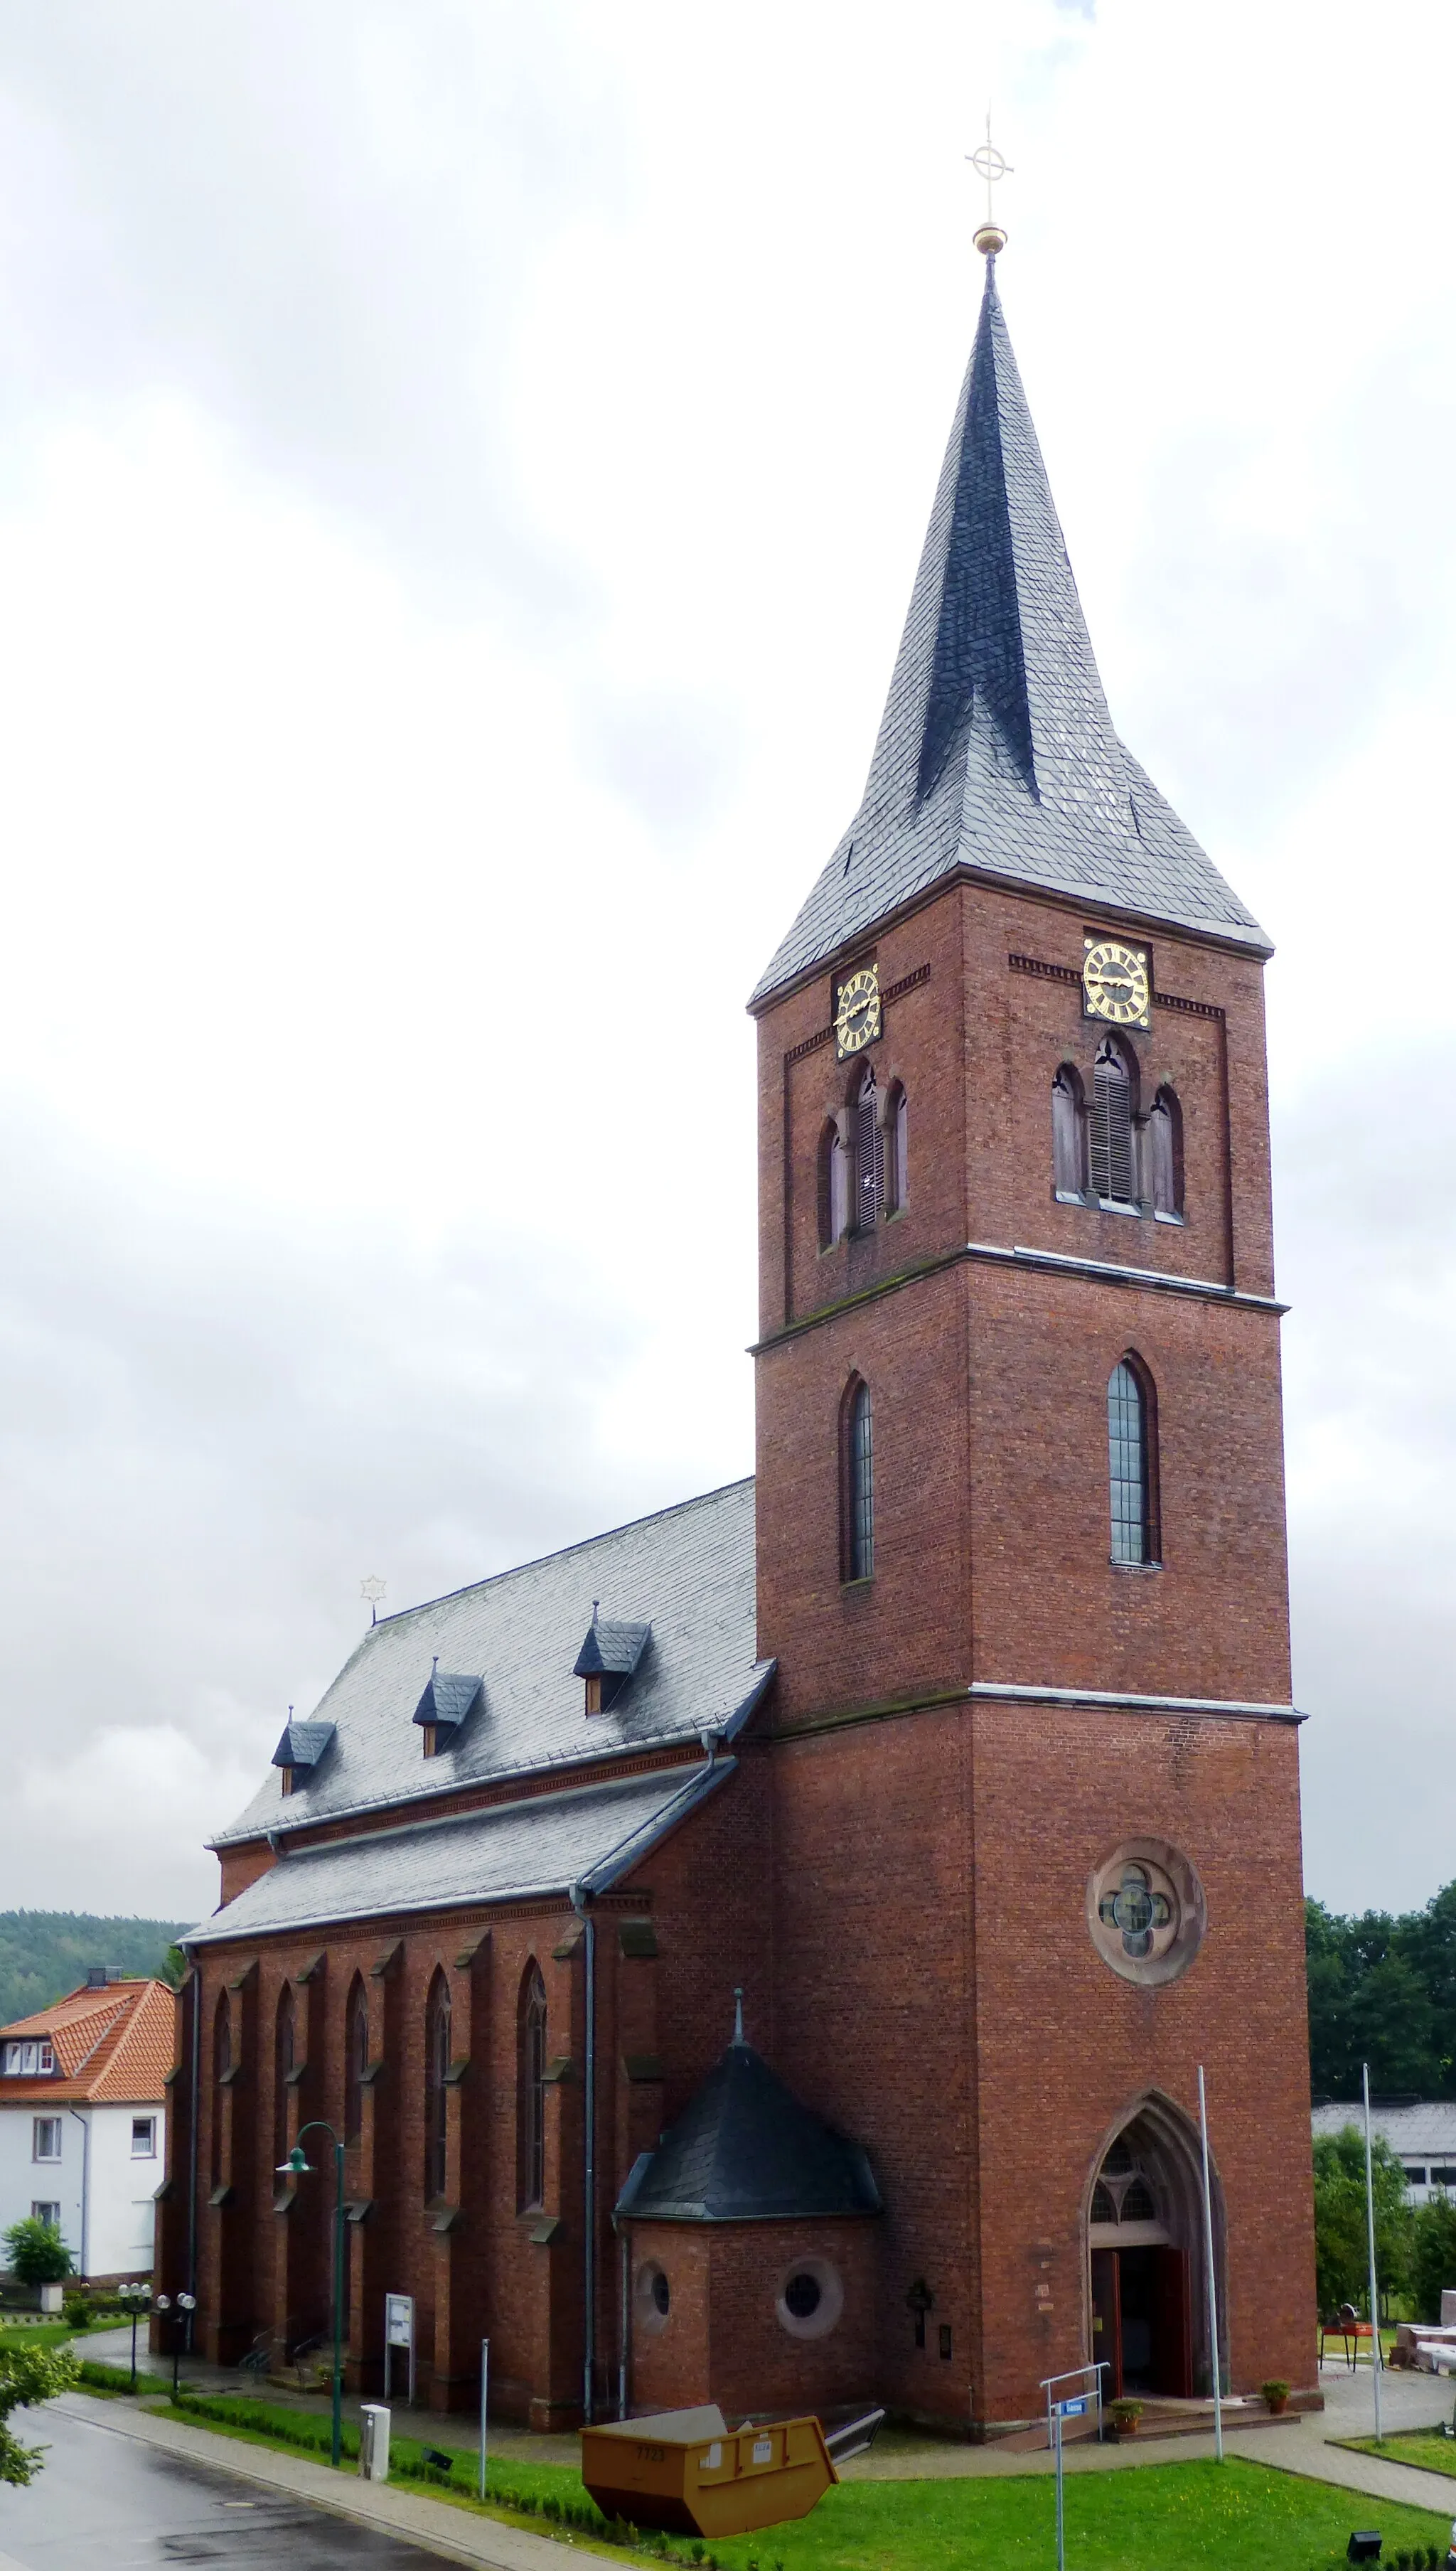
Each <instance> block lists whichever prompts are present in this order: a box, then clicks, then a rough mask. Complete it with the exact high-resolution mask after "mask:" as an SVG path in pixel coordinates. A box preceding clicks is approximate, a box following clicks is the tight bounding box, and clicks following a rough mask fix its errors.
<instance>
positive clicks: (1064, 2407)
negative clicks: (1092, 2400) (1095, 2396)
mask: <svg viewBox="0 0 1456 2571" xmlns="http://www.w3.org/2000/svg"><path fill="white" fill-rule="evenodd" d="M1057 2412H1058V2415H1059V2417H1061V2418H1063V2419H1082V2418H1085V2417H1086V2415H1087V2395H1086V2393H1085V2392H1084V2393H1083V2394H1082V2396H1081V2398H1080V2399H1079V2400H1077V2401H1059V2402H1058V2403H1057Z"/></svg>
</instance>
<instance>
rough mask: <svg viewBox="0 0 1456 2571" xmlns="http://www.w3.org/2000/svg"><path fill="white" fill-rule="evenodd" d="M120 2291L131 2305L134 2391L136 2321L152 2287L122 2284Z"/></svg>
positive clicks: (135, 2376) (124, 2299)
mask: <svg viewBox="0 0 1456 2571" xmlns="http://www.w3.org/2000/svg"><path fill="white" fill-rule="evenodd" d="M120 2292H121V2299H122V2302H123V2303H124V2304H130V2305H131V2307H132V2390H133V2391H134V2392H135V2391H136V2389H137V2323H138V2321H139V2320H140V2319H141V2317H142V2314H143V2311H144V2309H145V2307H146V2306H147V2305H149V2304H150V2303H151V2301H152V2289H151V2287H150V2286H144V2285H134V2286H123V2287H122V2288H121V2290H120Z"/></svg>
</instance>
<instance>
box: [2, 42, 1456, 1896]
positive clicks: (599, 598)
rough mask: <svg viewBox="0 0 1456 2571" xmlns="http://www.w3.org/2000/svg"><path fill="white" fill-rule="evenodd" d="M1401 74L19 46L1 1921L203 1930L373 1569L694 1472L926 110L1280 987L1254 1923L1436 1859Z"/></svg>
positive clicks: (731, 1323)
mask: <svg viewBox="0 0 1456 2571" xmlns="http://www.w3.org/2000/svg"><path fill="white" fill-rule="evenodd" d="M1452 49H1453V39H1452V34H1451V18H1450V11H1449V8H1446V7H1444V6H1441V5H1438V0H1395V5H1393V6H1390V7H1387V8H1386V9H1384V10H1383V11H1381V12H1378V13H1374V12H1370V11H1369V10H1368V9H1366V8H1364V7H1361V8H1358V9H1357V8H1355V7H1354V6H1351V5H1348V0H1345V4H1344V5H1341V4H1340V0H1336V5H1334V6H1331V5H1329V0H1320V5H1317V6H1316V5H1314V0H1308V5H1296V0H1223V5H1222V6H1221V7H1220V8H1219V9H1217V10H1216V11H1213V10H1207V11H1193V10H1186V9H1170V8H1169V6H1168V5H1167V0H1096V6H1093V5H1091V0H1084V5H1082V6H1080V7H1076V6H1058V5H1054V0H998V5H997V6H996V7H995V8H994V9H991V8H988V7H986V6H984V5H970V6H967V5H965V0H960V5H954V6H953V5H949V0H899V5H898V6H897V7H896V8H894V9H893V10H891V9H889V8H887V7H884V6H882V5H881V6H877V7H866V6H863V5H855V0H834V5H832V6H831V5H829V0H772V5H768V0H738V6H737V7H735V8H734V9H733V10H732V11H730V12H724V11H717V12H710V11H708V10H706V9H693V8H687V9H685V8H684V7H683V6H682V0H615V5H614V6H613V7H612V8H611V9H610V10H603V9H601V8H600V7H592V6H588V5H586V0H581V5H573V0H534V5H533V6H532V7H531V8H529V9H524V10H523V9H521V8H520V7H519V6H515V5H506V4H505V0H502V4H501V5H496V0H458V4H457V5H452V0H208V4H207V5H206V6H204V7H199V6H198V5H196V0H125V5H124V6H118V5H116V0H9V6H8V7H7V8H6V9H5V10H4V12H3V13H0V370H3V372H0V703H3V707H4V721H3V729H0V846H3V851H4V864H3V877H0V882H3V904H4V907H3V913H0V923H3V934H0V1592H3V1598H0V1608H3V1612H0V1759H3V1774H4V1776H5V1779H6V1784H7V1793H6V1810H5V1820H6V1826H5V1829H4V1833H3V1849H4V1852H3V1859H0V1866H3V1871H0V1907H4V1906H9V1905H10V1904H12V1903H15V1902H18V1901H23V1902H28V1903H35V1904H44V1905H47V1906H52V1905H74V1906H77V1907H85V1908H95V1909H107V1910H110V1909H118V1910H131V1909H136V1910H140V1911H144V1912H148V1913H157V1912H166V1913H175V1914H177V1915H178V1916H182V1915H184V1914H193V1915H195V1914H197V1913H200V1912H201V1911H203V1910H205V1909H207V1908H210V1907H211V1906H212V1903H213V1901H214V1899H215V1898H216V1892H215V1885H216V1873H215V1865H214V1860H212V1859H211V1858H210V1857H208V1856H207V1855H206V1854H205V1853H204V1852H203V1847H202V1842H203V1840H204V1838H205V1836H206V1835H207V1833H208V1832H209V1831H210V1830H211V1829H212V1828H215V1827H217V1826H218V1825H219V1824H221V1823H222V1822H224V1821H226V1820H227V1819H228V1818H230V1817H231V1815H232V1813H233V1812H234V1811H235V1810H236V1808H237V1807H238V1806H239V1805H240V1804H241V1803H242V1802H243V1800H244V1798H245V1797H246V1795H247V1794H248V1793H249V1792H250V1791H251V1788H252V1786H253V1784H254V1782H255V1779H256V1777H257V1774H258V1772H259V1770H260V1768H261V1766H262V1765H263V1764H264V1763H265V1762H266V1760H267V1758H268V1755H269V1753H270V1751H271V1749H272V1746H273V1742H274V1740H275V1739H276V1736H277V1732H278V1728H279V1725H280V1723H281V1721H282V1720H283V1718H284V1715H285V1713H286V1709H287V1706H288V1704H289V1703H293V1704H296V1705H297V1706H298V1707H299V1708H300V1709H305V1708H307V1707H308V1706H309V1705H310V1704H311V1703H312V1702H313V1700H314V1699H315V1697H316V1696H317V1694H318V1693H319V1691H320V1690H321V1688H322V1687H323V1686H324V1685H325V1684H326V1682H327V1681H328V1679H329V1678H330V1676H331V1675H332V1673H333V1671H334V1669H335V1668H336V1666H337V1665H338V1663H339V1662H340V1660H341V1659H342V1658H343V1657H344V1655H345V1654H346V1653H347V1651H348V1650H349V1649H350V1647H351V1645H352V1643H353V1641H354V1639H355V1637H356V1635H357V1633H358V1630H359V1627H360V1624H361V1621H362V1620H363V1618H364V1617H365V1616H366V1614H367V1610H366V1609H365V1608H363V1607H362V1606H361V1603H360V1599H359V1582H360V1579H361V1577H362V1576H363V1575H364V1574H366V1573H377V1574H378V1575H379V1576H380V1577H382V1578H384V1579H385V1580H387V1582H388V1584H389V1585H388V1597H387V1601H386V1604H387V1605H388V1606H390V1607H395V1606H402V1605H406V1604H408V1603H410V1602H412V1601H413V1600H415V1599H417V1598H420V1597H424V1596H428V1595H430V1594H432V1593H434V1592H436V1591H439V1590H442V1589H447V1588H450V1587H453V1586H456V1585H458V1584H460V1583H461V1582H464V1581H467V1580H470V1579H473V1578H476V1577H478V1576H480V1575H481V1574H483V1573H485V1572H487V1571H490V1570H494V1569H498V1568H501V1567H502V1566H504V1565H506V1564H508V1563H510V1562H512V1561H514V1560H517V1559H520V1558H521V1557H523V1556H526V1555H530V1554H532V1553H537V1552H541V1551H543V1550H546V1549H548V1548H550V1547H552V1546H554V1545H557V1544H560V1543H564V1542H567V1541H570V1540H571V1539H572V1538H574V1537H577V1536H581V1535H585V1534H588V1533H591V1532H592V1531H594V1530H595V1529H597V1528H599V1527H601V1526H604V1525H610V1524H613V1523H615V1522H617V1521H620V1520H621V1519H624V1518H627V1517H630V1516H633V1515H635V1514H637V1513H639V1512H640V1511H642V1510H644V1509H647V1508H651V1507H654V1506H656V1505H659V1504H661V1503H664V1502H667V1501H670V1500H673V1499H677V1498H680V1497H682V1496H684V1495H685V1494H687V1493H689V1492H691V1491H694V1490H697V1489H702V1488H705V1487H707V1486H710V1485H711V1484H713V1483H715V1482H718V1481H723V1480H726V1479H728V1478H729V1477H731V1476H733V1475H736V1474H738V1473H740V1472H742V1471H744V1470H746V1469H747V1468H748V1466H749V1463H750V1461H751V1441H750V1425H751V1420H750V1402H751V1387H750V1382H749V1366H748V1362H747V1360H746V1358H745V1357H744V1356H743V1355H742V1353H741V1351H742V1349H743V1347H744V1345H745V1342H746V1341H747V1340H748V1339H749V1338H750V1337H751V1336H752V1332H753V1323H754V1309H753V1291H754V1286H753V1273H754V1272H753V1221H754V1211H753V1169H752V1101H751V1042H750V1028H749V1024H748V1021H747V1020H746V1018H745V1017H744V1015H743V1011H742V1003H743V999H744V996H745V994H746V992H747V991H748V989H749V987H750V985H751V983H752V982H753V980H754V978H755V976H756V974H757V972H758V971H759V969H760V968H761V966H762V964H763V963H764V961H765V960H766V958H767V956H768V954H769V952H770V951H771V950H772V948H773V946H774V945H775V943H776V941H777V939H778V937H779V936H780V934H781V933H782V930H783V928H784V927H785V925H786V923H787V921H788V919H789V918H790V917H791V915H792V913H793V911H794V909H795V908H796V906H797V904H798V902H799V900H800V898H801V897H802V894H803V892H804V890H805V889H806V887H807V885H808V883H809V881H810V880H811V878H812V877H813V875H814V874H815V873H816V872H817V870H818V868H819V866H820V864H821V863H822V861H823V858H824V856H825V854H826V853H827V851H828V849H829V848H830V847H831V846H832V844H833V842H834V840H835V838H836V837H837V836H838V834H839V832H840V830H841V829H842V827H843V825H844V823H845V821H846V820H847V818H848V816H849V814H850V812H851V811H852V809H853V807H854V804H855V802H856V801H857V798H858V793H859V788H860V785H861V782H862V778H863V772H864V770H865V767H866V765H867V761H868V756H869V751H870V747H871V743H872V739H873V734H874V730H875V726H876V723H877V720H878V715H879V709H880V704H881V700H882V697H883V691H884V686H885V682H886V678H887V675H888V670H889V664H890V660H891V657H892V654H893V650H894V646H895V642H896V640H897V637H898V632H899V627H900V622H901V619H902V616H903V613H904V608H905V603H906V599H907V596H908V592H909V585H910V580H911V577H912V573H913V569H914V564H915V559H916V555H917V552H918V548H919V544H920V540H921V536H922V534H923V530H924V524H925V519H926V516H927V514H928V510H929V505H930V499H931V494H932V491H933V487H934V480H935V474H936V470H937V467H938V464H939V459H940V454H941V450H942V447H943V444H944V440H945V435H946V431H947V427H948V423H949V418H950V413H951V408H952V405H953V402H954V398H955V392H956V388H957V384H958V381H959V378H960V374H961V370H962V368H963V366H964V362H965V357H966V351H967V347H968V344H969V339H970V334H971V330H972V327H973V321H974V311H975V303H976V298H977V296H978V293H979V290H980V283H981V262H980V260H979V258H977V257H975V255H974V253H973V251H972V249H971V241H970V236H971V233H972V230H973V229H974V224H975V221H976V219H977V216H978V213H979V211H980V200H979V198H978V196H977V193H976V189H975V183H974V181H973V180H972V178H971V175H970V173H969V172H968V171H967V169H966V166H965V158H964V156H965V154H966V153H967V152H969V151H970V150H971V149H972V148H973V147H974V145H975V143H976V141H977V140H978V138H979V134H980V131H981V128H982V124H983V119H984V113H985V107H986V103H987V100H988V99H991V100H993V101H994V103H995V108H996V119H997V128H998V135H999V139H1000V140H1001V141H1002V143H1003V145H1004V148H1005V150H1006V152H1007V155H1008V157H1009V158H1010V160H1011V161H1012V163H1013V164H1014V166H1015V175H1014V178H1013V179H1012V180H1011V181H1009V182H1008V183H1007V186H1006V189H1005V193H1004V217H1005V220H1006V222H1007V225H1008V228H1009V230H1010V233H1011V247H1010V249H1009V250H1008V252H1007V255H1006V257H1005V258H1004V259H1003V260H1002V261H1001V281H1002V286H1003V292H1004V299H1005V302H1006V306H1007V311H1008V317H1009V320H1010V324H1011V329H1012V333H1013V336H1014V339H1015V342H1016V345H1017V349H1018V354H1019V357H1020V360H1021V365H1022V371H1023V374H1024V376H1025V379H1026V383H1027V387H1028V391H1029V394H1030V398H1031V402H1032V407H1033V411H1034V413H1035V416H1036V418H1037V421H1038V425H1039V428H1040V431H1041V436H1042V443H1043V446H1044V449H1045V451H1046V455H1047V460H1048V464H1049V468H1050V472H1051V476H1052V482H1053V487H1054V490H1055V492H1056V495H1057V499H1058V502H1059V505H1060V508H1061V512H1062V517H1063V522H1064V525H1065V528H1066V532H1067V537H1068V543H1069V547H1070V550H1071V554H1072V559H1073V563H1074V566H1075V568H1076V571H1077V574H1078V578H1079V582H1080V584H1081V588H1082V592H1083V596H1084V600H1085V602H1086V605H1087V609H1088V614H1089V619H1090V622H1091V626H1092V632H1093V637H1094V641H1095V644H1096V647H1097V650H1098V654H1099V657H1100V661H1101V665H1102V671H1103V676H1104V679H1105V682H1106V685H1107V690H1108V694H1109V697H1110V699H1111V701H1112V705H1113V709H1114V713H1115V716H1116V718H1117V720H1118V722H1119V725H1120V728H1121V729H1122V731H1123V733H1124V734H1125V736H1126V738H1127V739H1128V740H1129V741H1130V743H1131V744H1132V746H1133V747H1134V749H1135V750H1136V751H1137V753H1138V754H1139V756H1140V757H1141V758H1142V759H1143V760H1144V762H1145V763H1146V765H1147V766H1148V767H1149V768H1150V769H1151V770H1152V771H1153V773H1154V775H1155V776H1156V777H1157V779H1158V781H1159V783H1160V784H1161V785H1162V786H1163V788H1164V790H1165V791H1166V792H1167V793H1168V794H1169V795H1170V796H1171V797H1172V799H1173V800H1174V801H1175V803H1176V804H1177V805H1178V807H1179V808H1180V810H1181V811H1182V812H1183V813H1184V814H1185V816H1186V817H1187V819H1188V820H1189V822H1190V823H1191V824H1192V826H1193V827H1194V829H1195V830H1196V831H1197V832H1198V833H1199V835H1200V836H1201V837H1202V838H1203V840H1204V841H1205V843H1206V844H1207V845H1208V846H1209V848H1210V849H1211V851H1212V852H1213V855H1214V857H1215V858H1216V860H1217V862H1218V863H1219V865H1220V866H1221V867H1222V868H1223V870H1224V871H1225V873H1226V874H1227V875H1228V876H1229V877H1230V879H1231V881H1232V882H1233V883H1234V885H1235V886H1236V887H1237V889H1238V891H1239V892H1240V893H1241V894H1242V895H1243V896H1244V898H1245V899H1246V900H1247V901H1248V902H1249V903H1250V904H1251V906H1252V908H1253V909H1254V910H1255V912H1256V913H1257V914H1258V916H1259V917H1260V918H1261V919H1262V920H1263V921H1264V922H1265V923H1266V925H1267V926H1268V928H1269V930H1270V932H1271V934H1272V935H1273V937H1274V938H1275V939H1276V941H1277V944H1278V950H1279V951H1278V955H1277V957H1276V959H1275V961H1274V963H1273V965H1272V966H1271V968H1270V971H1269V1004H1270V1033H1271V1046H1272V1071H1273V1097H1274V1118H1275V1146H1276V1178H1277V1213H1278V1248H1279V1282H1280V1286H1281V1288H1282V1290H1283V1292H1284V1293H1285V1294H1286V1295H1287V1296H1288V1297H1289V1298H1290V1300H1291V1301H1292V1303H1293V1306H1294V1308H1293V1312H1292V1314H1291V1317H1290V1319H1289V1320H1288V1321H1287V1322H1286V1323H1285V1325H1284V1327H1285V1332H1286V1338H1285V1354H1286V1367H1287V1373H1286V1382H1287V1401H1288V1423H1287V1424H1288V1461H1289V1493H1290V1540H1291V1559H1292V1570H1293V1595H1294V1639H1295V1670H1296V1694H1297V1698H1298V1701H1299V1703H1300V1704H1301V1706H1303V1707H1305V1708H1307V1710H1308V1712H1309V1715H1310V1718H1311V1719H1310V1722H1309V1724H1308V1726H1307V1728H1306V1731H1305V1733H1304V1736H1303V1756H1304V1776H1305V1830H1306V1863H1307V1874H1308V1880H1309V1884H1310V1887H1311V1889H1313V1890H1315V1891H1317V1892H1318V1893H1320V1894H1321V1895H1322V1896H1323V1897H1325V1898H1326V1899H1328V1900H1330V1901H1332V1902H1333V1903H1335V1904H1336V1905H1337V1906H1339V1907H1341V1908H1345V1907H1352V1906H1357V1905H1362V1904H1364V1903H1365V1902H1367V1901H1375V1902H1381V1903H1388V1904H1392V1905H1396V1906H1402V1907H1404V1906H1407V1905H1409V1904H1411V1903H1414V1902H1417V1901H1421V1900H1424V1899H1425V1898H1426V1897H1427V1896H1428V1895H1429V1894H1430V1893H1431V1892H1432V1891H1433V1890H1434V1889H1435V1887H1436V1886H1437V1884H1438V1883H1440V1882H1442V1881H1444V1880H1446V1879H1447V1878H1449V1877H1450V1876H1452V1875H1453V1874H1456V1831H1453V1828H1452V1820H1453V1803H1456V1797H1453V1792H1452V1783H1451V1779H1452V1762H1451V1755H1450V1742H1451V1713H1452V1663H1453V1645H1456V1604H1453V1583H1452V1578H1451V1561H1452V1540H1451V1522H1452V1514H1453V1503H1452V1483H1453V1463H1456V1187H1453V1179H1456V1170H1453V1141H1452V1130H1453V1129H1452V1115H1451V1108H1450V1103H1449V1093H1450V1086H1451V1070H1450V1065H1451V1060H1452V1053H1453V1045H1456V969H1453V960H1452V958H1453V946H1456V895H1453V889H1452V875H1453V864H1452V856H1453V851H1452V828H1451V819H1450V784H1449V771H1450V766H1451V757H1450V752H1451V724H1450V706H1451V701H1452V693H1453V679H1456V617H1453V610H1452V597H1453V582H1452V570H1453V559H1452V558H1453V550H1456V545H1453V498H1452V493H1453V477H1452V473H1451V468H1450V455H1451V446H1452V429H1453V416H1452V414H1453V392H1456V380H1453V379H1456V360H1453V354H1452V351H1453V348H1456V330H1453V319H1456V316H1453V312H1452V308H1451V307H1452V282H1451V280H1452V275H1453V272H1456V261H1453V257H1452V239H1451V232H1452V222H1451V199H1450V139H1449V97H1450V92H1451V73H1452V69H1453V65H1452V59H1451V56H1452ZM1250 1897H1251V1898H1256V1887H1253V1886H1251V1887H1250Z"/></svg>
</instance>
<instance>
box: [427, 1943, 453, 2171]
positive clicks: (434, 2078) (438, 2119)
mask: <svg viewBox="0 0 1456 2571" xmlns="http://www.w3.org/2000/svg"><path fill="white" fill-rule="evenodd" d="M449 2072H450V1985H449V1983H448V1982H447V1981H446V1979H445V1976H444V1974H443V1973H439V1972H437V1973H436V1975H435V1978H434V1980H433V1982H432V1983H431V1985H430V1996H429V2001H428V2004H427V2006H426V2010H425V2196H426V2198H427V2199H429V2198H433V2197H443V2195H444V2193H445V2171H446V2160H447V2136H448V2133H449V2120H448V2107H449V2097H450V2092H449V2087H448V2081H449Z"/></svg>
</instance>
